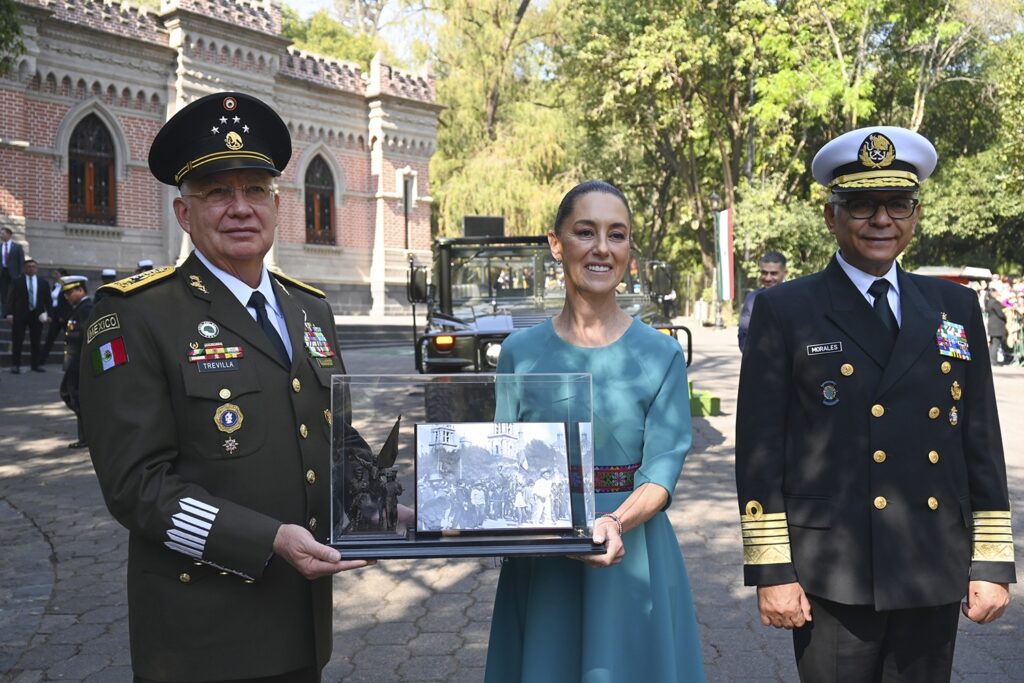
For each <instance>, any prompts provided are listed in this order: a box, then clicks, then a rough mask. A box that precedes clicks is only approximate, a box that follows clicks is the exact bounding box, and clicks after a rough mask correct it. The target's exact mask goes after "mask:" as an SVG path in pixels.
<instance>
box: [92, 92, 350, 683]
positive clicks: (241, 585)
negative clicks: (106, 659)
mask: <svg viewBox="0 0 1024 683" xmlns="http://www.w3.org/2000/svg"><path fill="white" fill-rule="evenodd" d="M290 157H291V139H290V136H289V134H288V129H287V127H286V126H285V124H284V122H283V121H282V120H281V119H280V117H278V115H277V114H276V113H275V112H274V111H273V110H271V109H270V108H269V107H267V106H266V105H265V104H263V103H262V102H260V101H259V100H257V99H255V98H253V97H250V96H247V95H244V94H241V93H227V92H225V93H218V94H214V95H209V96H207V97H204V98H201V99H199V100H197V101H195V102H193V103H191V104H189V105H188V106H186V107H185V108H184V109H182V110H181V111H179V112H178V113H177V114H175V116H174V117H173V118H171V120H170V121H168V122H167V123H166V124H165V125H164V127H163V128H162V129H161V131H160V132H159V133H158V135H157V137H156V139H155V140H154V141H153V144H152V147H151V149H150V155H149V167H150V170H151V171H152V173H153V174H154V175H155V176H156V178H157V179H158V180H160V181H161V182H164V183H167V184H169V185H176V186H178V187H179V190H180V193H181V196H180V197H178V198H176V199H175V200H174V211H175V216H176V217H177V219H178V222H179V224H180V225H181V227H182V229H184V230H185V231H186V232H187V233H188V234H189V235H190V236H191V239H192V242H193V243H194V244H195V247H196V249H195V251H194V252H193V253H192V255H191V256H189V257H188V259H186V260H185V262H184V263H183V264H182V265H181V266H180V267H179V268H177V269H175V268H157V269H152V270H147V271H145V272H142V273H138V274H136V275H133V276H132V277H129V278H126V279H124V280H120V281H118V282H115V283H113V284H110V285H105V286H104V289H106V290H108V291H110V292H111V294H110V296H107V297H106V298H105V299H103V300H102V301H101V302H100V303H98V304H97V305H96V307H95V308H94V309H93V315H92V318H91V320H90V322H89V324H88V326H87V327H86V330H85V349H84V351H83V357H82V365H81V401H82V417H83V423H84V426H85V432H86V437H87V440H88V443H89V448H90V451H91V455H92V460H93V465H94V466H95V469H96V474H97V477H98V479H99V483H100V488H101V490H102V492H103V495H104V498H105V500H106V503H107V506H108V507H109V509H110V511H111V513H112V514H113V515H114V516H115V517H116V518H117V520H118V521H119V522H121V523H122V524H123V525H124V526H125V527H127V528H128V530H129V532H130V536H129V550H128V558H129V559H128V612H129V628H130V631H131V634H130V635H131V647H132V667H133V669H134V672H135V676H136V681H185V680H190V681H214V680H216V681H227V680H232V681H235V680H259V681H275V682H285V681H287V682H289V683H290V682H307V681H319V680H320V671H321V669H322V668H323V666H324V665H325V664H326V663H327V661H328V659H329V658H330V653H331V645H332V624H331V617H332V599H331V576H332V575H333V574H335V573H337V572H339V571H343V570H346V569H354V568H356V567H362V566H365V565H366V564H367V563H366V562H363V561H345V560H342V558H341V556H340V554H339V553H338V551H337V550H335V549H333V548H331V547H330V546H328V545H325V542H326V540H327V539H328V538H329V532H330V527H331V524H330V507H329V488H330V481H331V471H330V435H331V423H332V413H331V393H330V387H331V375H333V374H336V373H339V372H344V366H343V364H342V362H341V358H340V356H338V355H337V349H338V345H337V338H336V336H335V331H334V330H335V327H334V316H333V313H332V311H331V307H330V305H329V304H328V303H327V302H326V301H325V300H324V294H323V293H322V292H320V291H319V290H317V289H314V288H312V287H309V286H308V285H304V284H302V283H300V282H297V281H295V280H291V279H289V278H287V277H284V276H283V275H279V274H276V273H273V274H272V273H270V272H269V271H268V270H267V269H266V268H265V267H264V265H263V258H264V256H265V255H266V254H267V252H268V251H269V250H270V248H271V246H272V244H273V241H274V230H275V226H276V225H277V215H278V208H279V205H280V197H279V196H278V195H277V193H276V188H275V186H274V182H273V181H274V177H275V176H277V175H280V173H281V171H282V170H283V169H284V168H285V166H286V165H287V163H288V161H289V159H290ZM169 311H173V315H168V312H169Z"/></svg>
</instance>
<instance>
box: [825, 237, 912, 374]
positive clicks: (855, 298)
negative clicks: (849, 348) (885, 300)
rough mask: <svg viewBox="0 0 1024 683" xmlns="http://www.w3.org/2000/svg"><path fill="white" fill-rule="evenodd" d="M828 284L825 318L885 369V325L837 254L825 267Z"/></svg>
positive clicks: (887, 357) (887, 359)
mask: <svg viewBox="0 0 1024 683" xmlns="http://www.w3.org/2000/svg"><path fill="white" fill-rule="evenodd" d="M901 285H902V281H901ZM825 286H826V288H827V289H828V296H829V303H830V304H831V308H829V309H827V310H826V311H825V317H826V318H828V319H829V320H830V321H832V323H833V324H835V326H836V327H838V328H839V329H841V330H842V331H843V332H845V333H846V335H847V336H848V337H849V338H850V340H851V341H853V343H854V344H856V345H857V346H859V347H860V348H861V349H863V350H864V353H866V354H868V355H869V356H870V357H871V359H872V360H874V361H875V362H876V363H878V367H880V368H883V369H884V368H885V366H886V364H887V363H888V362H889V356H890V352H889V351H888V349H887V348H886V347H887V344H886V343H885V341H884V338H883V336H882V335H884V334H886V331H885V328H883V327H882V322H881V321H880V320H879V319H878V318H877V317H876V316H875V312H874V311H873V310H872V309H871V306H869V305H868V302H867V300H866V299H865V298H864V296H863V295H862V294H861V293H860V292H859V291H858V290H857V288H856V287H855V286H854V284H853V283H852V282H850V278H848V277H846V273H844V272H843V268H842V266H840V265H839V262H838V261H836V258H835V257H834V256H833V257H832V260H831V261H830V262H829V264H828V266H827V267H826V268H825Z"/></svg>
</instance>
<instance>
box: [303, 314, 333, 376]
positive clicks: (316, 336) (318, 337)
mask: <svg viewBox="0 0 1024 683" xmlns="http://www.w3.org/2000/svg"><path fill="white" fill-rule="evenodd" d="M303 327H304V328H305V330H304V332H303V335H302V337H303V341H305V343H306V351H308V352H309V356H310V358H331V357H333V356H334V351H333V350H332V349H331V345H330V344H328V343H327V337H325V336H324V331H323V330H322V329H320V326H319V325H314V324H313V323H310V322H307V323H303ZM332 365H333V363H332ZM322 367H330V366H323V365H322Z"/></svg>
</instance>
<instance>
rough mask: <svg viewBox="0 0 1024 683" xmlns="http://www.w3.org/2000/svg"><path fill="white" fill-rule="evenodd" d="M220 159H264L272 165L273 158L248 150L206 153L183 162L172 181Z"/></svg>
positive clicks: (179, 179) (179, 182) (179, 181)
mask: <svg viewBox="0 0 1024 683" xmlns="http://www.w3.org/2000/svg"><path fill="white" fill-rule="evenodd" d="M221 159H256V160H258V161H265V162H267V163H268V164H270V166H271V167H273V166H274V160H273V159H271V158H270V157H268V156H267V155H266V154H260V153H259V152H249V151H245V152H243V151H238V152H230V151H229V152H214V153H213V154H207V155H206V156H202V157H199V158H198V159H193V160H192V161H190V162H188V163H187V164H185V165H184V166H183V167H182V168H181V170H180V171H178V172H177V173H175V174H174V182H176V183H178V184H181V179H182V178H183V177H184V176H185V174H186V173H188V172H190V171H194V170H195V169H197V168H199V167H200V166H203V165H205V164H209V163H212V162H214V161H220V160H221Z"/></svg>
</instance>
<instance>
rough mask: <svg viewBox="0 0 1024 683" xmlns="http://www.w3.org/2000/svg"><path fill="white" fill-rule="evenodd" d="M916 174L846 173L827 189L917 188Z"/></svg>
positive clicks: (898, 172)
mask: <svg viewBox="0 0 1024 683" xmlns="http://www.w3.org/2000/svg"><path fill="white" fill-rule="evenodd" d="M920 184H921V183H920V181H918V179H917V174H916V173H911V172H910V171H863V172H861V173H848V174H846V175H841V176H838V177H836V178H835V179H834V180H833V181H832V182H831V183H829V184H828V188H829V189H830V190H831V189H832V188H833V187H836V186H839V187H843V188H850V187H854V188H864V189H871V188H873V187H917V186H918V185H920Z"/></svg>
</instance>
